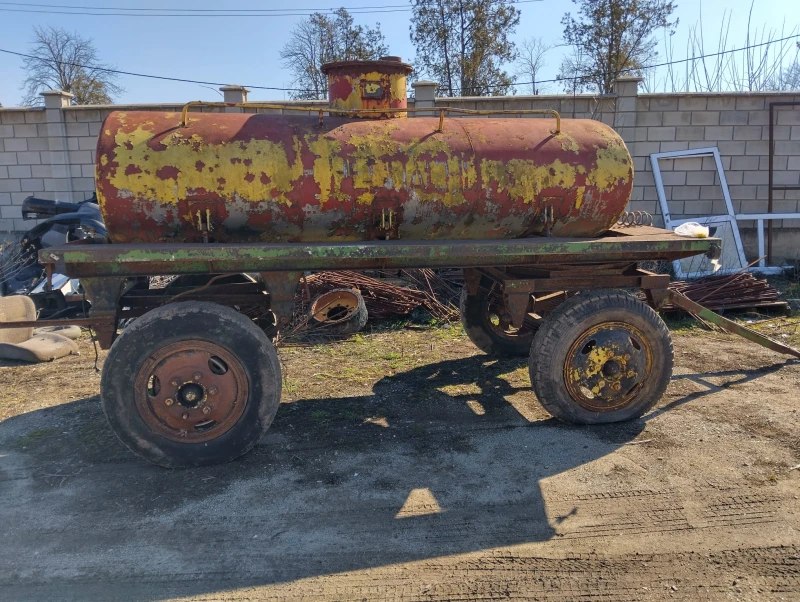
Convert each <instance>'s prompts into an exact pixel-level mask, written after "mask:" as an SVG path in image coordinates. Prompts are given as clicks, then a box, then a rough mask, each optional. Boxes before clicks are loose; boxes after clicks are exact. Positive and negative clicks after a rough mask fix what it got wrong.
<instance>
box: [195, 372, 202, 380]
mask: <svg viewBox="0 0 800 602" xmlns="http://www.w3.org/2000/svg"><path fill="white" fill-rule="evenodd" d="M201 378H203V375H202V374H200V373H199V372H195V373H194V379H195V380H200V379H201Z"/></svg>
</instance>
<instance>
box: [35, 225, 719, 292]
mask: <svg viewBox="0 0 800 602" xmlns="http://www.w3.org/2000/svg"><path fill="white" fill-rule="evenodd" d="M719 244H720V241H719V240H718V239H714V238H686V237H681V236H677V235H676V234H674V233H672V232H669V231H667V230H660V229H657V228H647V227H643V226H639V227H630V228H624V229H621V230H612V231H611V232H609V234H608V235H606V236H602V237H600V238H594V239H582V238H529V239H516V240H479V241H440V242H436V241H386V242H361V243H331V244H321V243H305V244H298V243H283V244H280V243H273V244H249V245H248V244H159V245H129V244H118V245H91V244H86V245H84V244H77V245H76V244H70V245H65V246H63V247H52V248H50V249H47V250H45V251H42V252H40V253H39V258H40V260H41V261H42V262H43V263H54V264H55V265H56V270H57V271H58V272H59V273H60V274H66V275H68V276H70V277H71V278H76V277H78V278H86V277H91V276H103V277H105V276H121V277H132V276H158V275H163V274H221V273H240V272H269V271H272V270H275V271H280V270H284V271H285V270H286V269H287V268H289V267H291V268H292V269H296V270H353V269H355V270H359V269H360V270H365V269H388V268H437V267H453V268H458V267H485V266H520V265H530V266H536V265H581V264H597V263H608V262H612V261H627V262H634V261H644V260H651V261H656V260H660V261H672V260H674V259H680V258H682V257H690V256H692V255H698V254H700V253H708V252H712V251H713V250H714V249H716V248H717V246H718V245H719ZM298 280H299V276H298Z"/></svg>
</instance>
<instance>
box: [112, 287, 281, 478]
mask: <svg viewBox="0 0 800 602" xmlns="http://www.w3.org/2000/svg"><path fill="white" fill-rule="evenodd" d="M100 387H101V399H102V406H103V411H104V413H105V415H106V418H107V419H108V422H109V424H110V425H111V428H112V430H113V431H114V433H115V434H116V435H117V437H118V438H119V439H120V440H121V441H122V442H123V443H124V444H125V445H126V446H127V447H128V448H129V449H130V450H131V451H133V452H134V453H136V454H138V455H139V456H141V457H142V458H144V459H145V460H147V461H149V462H152V463H153V464H158V465H159V466H164V467H168V468H173V467H184V466H203V465H210V464H219V463H222V462H228V461H230V460H233V459H234V458H237V457H239V456H241V455H242V454H244V453H245V452H247V451H248V450H249V449H250V448H252V447H253V446H254V445H255V444H256V443H257V442H258V440H259V439H260V438H261V435H262V434H263V433H264V432H265V431H266V430H267V428H269V425H270V424H271V423H272V419H273V418H274V416H275V413H276V412H277V410H278V406H279V404H280V394H281V371H280V363H279V361H278V355H277V353H276V352H275V348H274V347H273V346H272V343H271V342H270V341H269V339H268V338H267V337H266V335H265V334H264V333H263V332H262V331H261V330H260V329H259V328H258V327H257V326H256V325H255V324H253V322H252V321H251V320H249V319H248V318H247V317H245V316H243V315H242V314H240V313H238V312H236V311H234V310H233V309H231V308H228V307H224V306H222V305H217V304H216V303H207V302H199V301H187V302H183V303H174V304H170V305H165V306H163V307H160V308H158V309H155V310H153V311H150V312H148V313H146V314H145V315H144V316H143V317H141V318H139V319H138V320H136V321H135V322H133V323H132V324H131V325H130V326H128V328H126V329H125V330H124V331H123V332H122V334H121V335H120V336H119V337H118V338H117V340H116V341H115V342H114V344H113V345H112V347H111V350H110V351H109V353H108V357H107V358H106V361H105V365H104V366H103V375H102V378H101V382H100Z"/></svg>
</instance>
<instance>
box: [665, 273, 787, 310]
mask: <svg viewBox="0 0 800 602" xmlns="http://www.w3.org/2000/svg"><path fill="white" fill-rule="evenodd" d="M669 288H670V290H675V291H678V292H680V293H683V294H684V295H686V296H687V297H689V299H691V300H692V301H696V302H697V303H699V304H700V305H702V306H703V307H706V308H708V309H711V310H714V311H719V310H728V309H751V308H756V307H771V308H776V309H777V308H781V307H784V308H785V307H786V302H785V301H781V300H780V293H779V292H778V291H777V290H776V289H775V288H773V287H772V286H770V285H769V283H768V282H767V281H766V280H758V279H757V278H756V277H755V276H753V274H751V273H750V272H739V273H738V274H732V275H730V276H708V277H706V278H702V279H700V280H695V281H692V282H687V281H684V280H677V281H675V282H673V283H671V284H670V285H669ZM662 309H663V310H665V311H675V310H677V309H678V308H677V307H675V306H673V305H671V304H669V303H667V304H665V305H664V307H663V308H662Z"/></svg>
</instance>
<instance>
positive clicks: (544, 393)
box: [528, 290, 673, 424]
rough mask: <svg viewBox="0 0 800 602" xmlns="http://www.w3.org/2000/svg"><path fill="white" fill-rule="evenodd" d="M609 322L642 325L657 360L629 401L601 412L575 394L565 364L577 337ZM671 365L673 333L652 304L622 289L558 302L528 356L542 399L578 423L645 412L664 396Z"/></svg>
mask: <svg viewBox="0 0 800 602" xmlns="http://www.w3.org/2000/svg"><path fill="white" fill-rule="evenodd" d="M605 322H622V323H625V324H630V325H632V326H634V327H635V328H636V329H638V330H639V331H640V332H641V333H642V334H643V335H644V337H645V338H646V339H647V342H648V344H649V345H650V347H651V350H652V354H653V361H652V370H651V372H650V374H649V375H648V377H647V379H646V380H645V381H644V382H642V384H641V386H640V388H639V391H638V392H637V394H636V395H635V396H634V397H633V398H632V399H631V400H630V401H629V402H628V403H627V404H626V405H624V406H622V407H620V408H617V409H614V410H609V411H604V412H597V411H592V410H590V409H588V408H586V407H584V406H582V405H581V404H579V403H578V402H577V401H576V400H575V399H573V398H572V396H571V395H570V393H569V390H568V388H567V384H566V382H565V377H564V366H565V362H566V361H567V354H568V353H569V350H570V348H571V347H572V345H573V344H574V343H575V342H576V341H577V340H578V338H579V337H580V336H581V335H582V334H583V333H585V332H587V331H588V330H589V329H590V328H592V327H594V326H596V325H598V324H601V323H605ZM672 367H673V350H672V338H671V337H670V334H669V330H668V329H667V326H666V324H664V321H663V320H662V319H661V317H660V316H659V315H658V314H657V313H656V312H655V311H653V309H652V308H651V307H650V306H648V305H646V304H645V303H643V302H642V301H639V300H638V299H636V298H635V297H633V296H631V295H629V294H627V293H625V292H623V291H619V290H598V291H586V292H582V293H580V294H579V295H577V296H575V297H572V298H570V299H568V300H567V301H565V302H564V303H562V304H561V305H559V306H558V307H557V308H556V309H555V310H554V311H553V312H552V313H551V314H550V315H549V316H548V317H547V318H545V319H544V321H543V323H542V325H541V326H540V328H539V330H538V331H537V333H536V336H535V337H534V340H533V344H532V346H531V354H530V357H529V359H528V369H529V373H530V378H531V385H532V387H533V391H534V393H535V394H536V397H537V398H538V399H539V403H540V404H541V405H542V406H543V407H544V409H545V410H547V411H548V412H549V413H550V414H551V415H552V416H554V417H555V418H558V419H559V420H561V421H563V422H568V423H573V424H604V423H610V422H622V421H625V420H632V419H634V418H638V417H640V416H642V415H644V414H645V413H646V412H648V411H649V410H650V409H651V408H652V407H653V406H654V405H655V404H656V403H657V402H658V400H659V399H661V397H662V396H663V394H664V391H665V390H666V388H667V385H668V384H669V380H670V378H671V376H672Z"/></svg>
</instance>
